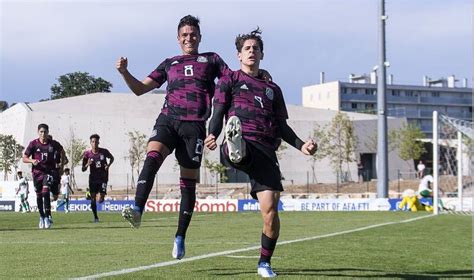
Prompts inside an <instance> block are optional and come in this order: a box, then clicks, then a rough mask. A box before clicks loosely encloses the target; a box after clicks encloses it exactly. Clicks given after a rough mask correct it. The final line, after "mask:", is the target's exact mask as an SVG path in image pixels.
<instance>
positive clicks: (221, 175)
mask: <svg viewBox="0 0 474 280" xmlns="http://www.w3.org/2000/svg"><path fill="white" fill-rule="evenodd" d="M204 167H205V168H207V169H209V172H210V173H211V176H213V177H216V179H217V181H220V182H221V183H225V182H227V180H228V179H229V178H228V177H227V176H226V174H225V173H226V171H227V170H228V169H229V168H228V167H227V166H225V165H223V164H222V163H220V162H217V161H210V160H208V159H207V158H206V159H204ZM219 179H220V180H219Z"/></svg>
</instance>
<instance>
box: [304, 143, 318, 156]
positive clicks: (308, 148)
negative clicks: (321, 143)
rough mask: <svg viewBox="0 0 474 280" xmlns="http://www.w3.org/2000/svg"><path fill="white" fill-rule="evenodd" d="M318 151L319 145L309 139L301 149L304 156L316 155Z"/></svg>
mask: <svg viewBox="0 0 474 280" xmlns="http://www.w3.org/2000/svg"><path fill="white" fill-rule="evenodd" d="M317 150H318V144H317V143H316V142H314V140H313V139H309V140H308V141H306V143H304V144H303V146H302V147H301V151H302V152H303V154H305V155H308V156H309V155H314V153H316V151H317Z"/></svg>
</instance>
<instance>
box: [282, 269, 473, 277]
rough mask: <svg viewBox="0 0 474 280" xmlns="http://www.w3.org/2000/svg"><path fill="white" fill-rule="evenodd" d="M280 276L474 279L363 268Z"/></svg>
mask: <svg viewBox="0 0 474 280" xmlns="http://www.w3.org/2000/svg"><path fill="white" fill-rule="evenodd" d="M275 272H276V273H277V274H278V275H281V276H283V275H287V276H291V275H295V276H296V275H298V276H324V277H363V278H376V279H378V278H398V279H409V280H415V279H417V280H418V279H421V280H428V279H440V278H443V279H444V278H457V279H459V278H464V279H473V278H472V277H473V272H472V270H446V271H420V272H392V271H384V270H375V269H363V268H335V269H275Z"/></svg>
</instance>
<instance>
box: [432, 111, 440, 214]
mask: <svg viewBox="0 0 474 280" xmlns="http://www.w3.org/2000/svg"><path fill="white" fill-rule="evenodd" d="M438 134H439V132H438V111H433V214H435V215H438V185H439V174H438V173H439V155H438V154H439V143H438Z"/></svg>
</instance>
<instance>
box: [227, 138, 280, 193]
mask: <svg viewBox="0 0 474 280" xmlns="http://www.w3.org/2000/svg"><path fill="white" fill-rule="evenodd" d="M245 143H246V144H247V145H246V155H245V158H244V159H242V162H241V164H236V163H233V162H231V161H230V160H229V156H228V155H227V154H228V153H227V152H226V149H227V145H226V144H224V145H222V146H221V153H223V154H222V157H223V158H225V159H226V161H227V162H228V163H229V164H230V165H231V166H232V167H234V168H235V169H238V170H241V171H243V172H245V173H247V175H248V176H249V178H250V186H251V187H252V189H251V190H250V195H251V196H252V197H253V198H254V199H257V193H258V192H261V191H265V190H271V191H277V192H282V191H283V185H282V184H281V172H280V166H279V164H278V159H277V156H276V153H275V151H270V150H269V149H265V148H263V147H261V146H260V145H258V144H256V143H253V142H251V141H247V140H246V141H245ZM257 200H258V199H257Z"/></svg>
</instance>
